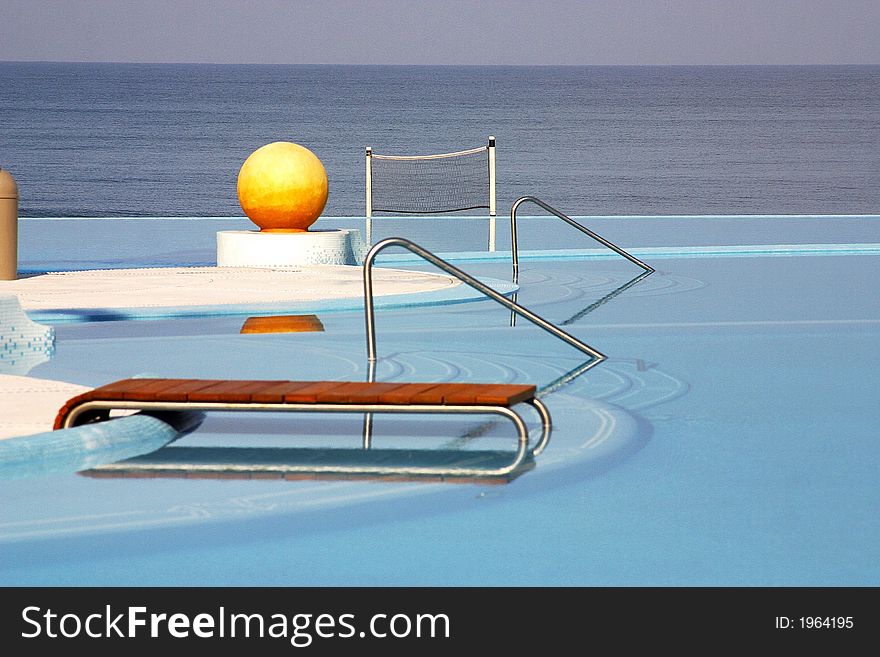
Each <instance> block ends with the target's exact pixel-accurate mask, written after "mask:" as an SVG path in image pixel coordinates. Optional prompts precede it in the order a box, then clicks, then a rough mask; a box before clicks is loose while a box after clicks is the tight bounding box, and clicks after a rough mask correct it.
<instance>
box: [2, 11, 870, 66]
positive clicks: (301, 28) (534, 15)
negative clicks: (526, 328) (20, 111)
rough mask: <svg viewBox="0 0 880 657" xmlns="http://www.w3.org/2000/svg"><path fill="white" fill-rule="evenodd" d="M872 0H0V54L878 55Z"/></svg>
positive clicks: (343, 57) (631, 59) (393, 60)
mask: <svg viewBox="0 0 880 657" xmlns="http://www.w3.org/2000/svg"><path fill="white" fill-rule="evenodd" d="M878 35H880V0H580V1H578V0H0V61H92V62H94V61H99V62H159V63H165V62H169V63H170V62H187V63H240V64H251V63H269V64H513V65H559V64H563V65H607V64H621V65H639V64H659V65H670V64H880V36H878Z"/></svg>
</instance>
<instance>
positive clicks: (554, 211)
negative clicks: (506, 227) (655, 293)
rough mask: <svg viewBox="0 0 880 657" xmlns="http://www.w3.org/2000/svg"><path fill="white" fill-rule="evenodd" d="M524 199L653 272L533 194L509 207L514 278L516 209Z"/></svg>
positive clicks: (648, 270) (516, 262)
mask: <svg viewBox="0 0 880 657" xmlns="http://www.w3.org/2000/svg"><path fill="white" fill-rule="evenodd" d="M526 201H531V202H532V203H534V204H536V205H540V206H541V207H542V208H544V209H545V210H546V211H547V212H550V213H551V214H554V215H556V216H557V217H559V218H560V219H562V220H563V221H564V222H565V223H567V224H568V225H569V226H573V227H574V228H577V229H578V230H579V231H581V232H582V233H585V234H587V235H589V236H590V237H592V238H593V239H594V240H596V241H597V242H599V243H600V244H602V245H604V246H607V247H608V248H609V249H611V250H612V251H616V252H617V253H619V254H620V255H622V256H623V257H624V258H626V259H627V260H629V261H630V262H632V263H634V264H636V265H638V266H639V267H641V268H642V269H644V270H645V271H646V272H653V271H654V268H653V267H651V266H650V265H647V264H645V263H644V262H642V261H641V260H639V259H638V258H636V257H635V256H633V255H631V254H629V253H627V252H626V251H624V250H623V249H621V248H620V247H619V246H617V245H615V244H612V243H611V242H609V241H608V240H606V239H605V238H604V237H602V236H601V235H597V234H596V233H594V232H593V231H591V230H590V229H589V228H587V227H586V226H582V225H581V224H579V223H578V222H576V221H575V220H574V219H572V218H571V217H569V216H567V215H564V214H562V213H561V212H560V211H559V210H557V209H556V208H553V207H551V206H549V205H547V204H546V203H544V201H542V200H541V199H539V198H535V197H534V196H523V197H522V198H519V199H517V200H516V201H515V202H514V204H513V207H511V208H510V245H511V255H512V257H513V275H514V278H516V275H517V272H518V271H519V253H518V249H517V243H516V211H517V209H518V208H519V206H520V205H522V204H523V203H525V202H526Z"/></svg>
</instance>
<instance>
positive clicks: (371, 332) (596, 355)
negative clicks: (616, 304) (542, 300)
mask: <svg viewBox="0 0 880 657" xmlns="http://www.w3.org/2000/svg"><path fill="white" fill-rule="evenodd" d="M389 246H402V247H403V248H405V249H408V250H409V251H412V252H413V253H415V254H416V255H417V256H419V257H421V258H423V259H424V260H427V261H428V262H430V263H431V264H433V265H434V266H436V267H438V268H440V269H442V270H443V271H445V272H446V273H448V274H451V275H452V276H454V277H456V278H457V279H459V280H460V281H462V282H463V283H467V284H468V285H470V286H471V287H472V288H474V289H475V290H477V291H478V292H481V293H482V294H484V295H486V296H487V297H489V298H490V299H492V300H493V301H496V302H498V303H500V304H501V305H502V306H504V307H505V308H507V309H508V310H510V311H511V312H512V313H515V314H517V315H521V316H523V317H525V318H526V319H527V320H529V321H530V322H532V323H533V324H537V325H538V326H539V327H540V328H542V329H544V330H545V331H547V332H548V333H550V334H551V335H554V336H556V337H557V338H559V339H560V340H562V341H563V342H566V343H568V344H570V345H571V346H572V347H574V348H575V349H577V350H579V351H581V352H583V353H585V354H587V355H588V356H590V357H591V358H593V359H594V360H593V361H592V363H591V364H590V365H589V367H593V366H595V365H598V364H599V363H600V362H602V361H603V360H605V359H606V358H607V357H606V356H605V355H604V354H603V353H601V352H600V351H597V350H596V349H594V348H593V347H591V346H590V345H588V344H586V343H585V342H582V341H581V340H578V339H577V338H576V337H574V336H573V335H570V334H568V333H566V332H565V331H563V330H562V329H561V328H559V327H558V326H556V325H554V324H551V323H550V322H548V321H547V320H546V319H544V318H543V317H539V316H538V315H536V314H535V313H533V312H532V311H531V310H529V309H528V308H525V307H524V306H521V305H519V304H518V303H516V302H515V301H511V300H510V299H508V298H507V297H505V296H504V295H503V294H500V293H498V292H496V291H495V290H493V289H492V288H491V287H489V286H488V285H486V284H484V283H481V282H480V281H478V280H477V279H476V278H474V277H473V276H471V275H470V274H467V273H465V272H463V271H462V270H461V269H459V268H458V267H455V266H454V265H451V264H450V263H448V262H446V261H445V260H443V259H441V258H438V257H437V256H436V255H434V254H433V253H431V252H430V251H428V250H427V249H425V248H423V247H421V246H419V245H418V244H416V243H415V242H412V241H410V240H408V239H405V238H403V237H389V238H387V239H384V240H382V241H380V242H377V243H376V244H375V245H373V248H371V249H370V251H369V252H368V253H367V255H366V257H365V258H364V265H363V266H364V313H365V319H366V324H367V358H368V360H369V362H370V364H371V365H374V364H375V362H376V320H375V310H374V307H373V273H372V272H373V261H374V260H375V259H376V256H377V255H378V254H379V252H380V251H382V250H383V249H386V248H388V247H389ZM514 253H515V251H514ZM514 257H515V256H514ZM514 262H515V261H514ZM644 266H647V265H644ZM587 369H589V368H587ZM371 371H372V368H371Z"/></svg>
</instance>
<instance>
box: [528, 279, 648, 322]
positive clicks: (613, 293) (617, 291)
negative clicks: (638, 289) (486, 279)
mask: <svg viewBox="0 0 880 657" xmlns="http://www.w3.org/2000/svg"><path fill="white" fill-rule="evenodd" d="M652 273H653V272H650V271H643V272H642V273H641V274H638V275H637V276H636V277H635V278H633V279H631V280H629V281H627V282H626V283H624V284H623V285H621V286H619V287H616V288H614V289H613V290H611V292H609V293H608V294H606V295H605V296H604V297H602V298H601V299H599V300H598V301H594V302H593V303H591V304H590V305H589V306H587V307H586V308H584V309H582V310H579V311H578V312H577V313H575V314H574V315H572V316H571V317H569V318H568V319H567V320H565V321H564V322H562V323H561V325H562V326H565V325H566V324H573V323H574V322H576V321H578V320H579V319H582V318H583V317H584V316H586V315H588V314H589V313H591V312H593V311H594V310H596V308H598V307H600V306H602V305H604V304H606V303H608V302H609V301H611V300H612V299H613V298H614V297H616V296H617V295H618V294H620V293H622V292H623V291H624V290H628V289H629V288H631V287H632V286H633V285H635V284H636V283H638V282H639V281H640V280H642V279H643V278H645V277H646V276H650V275H651V274H652ZM516 279H517V277H516V276H514V281H513V282H514V283H516V282H518V281H517V280H516ZM517 294H518V293H517V292H514V293H513V294H512V295H511V296H512V297H513V300H514V301H516V297H517ZM510 325H511V326H516V315H515V314H514V313H510Z"/></svg>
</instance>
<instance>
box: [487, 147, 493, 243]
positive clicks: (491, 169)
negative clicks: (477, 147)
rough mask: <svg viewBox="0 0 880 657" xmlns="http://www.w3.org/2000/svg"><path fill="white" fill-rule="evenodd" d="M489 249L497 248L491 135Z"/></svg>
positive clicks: (489, 148)
mask: <svg viewBox="0 0 880 657" xmlns="http://www.w3.org/2000/svg"><path fill="white" fill-rule="evenodd" d="M487 150H488V151H489V251H494V250H495V137H493V136H491V135H490V136H489V144H488V146H487Z"/></svg>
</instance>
